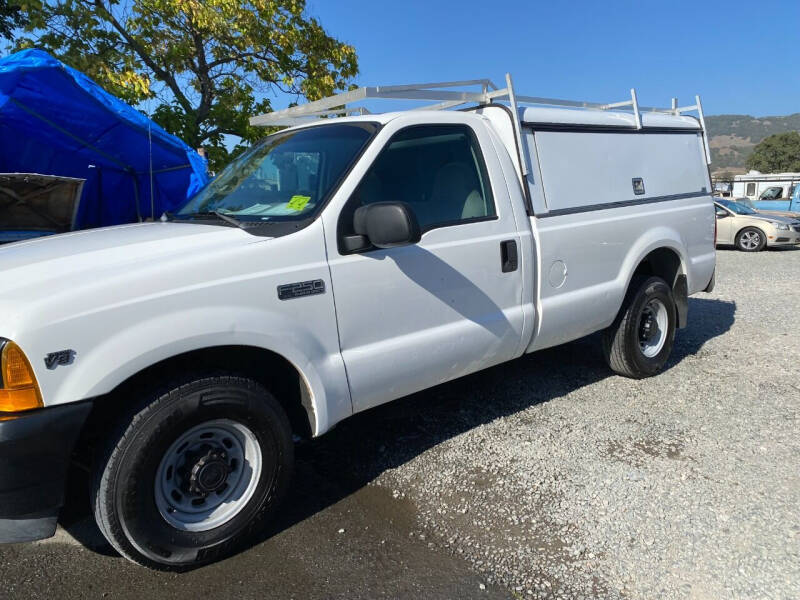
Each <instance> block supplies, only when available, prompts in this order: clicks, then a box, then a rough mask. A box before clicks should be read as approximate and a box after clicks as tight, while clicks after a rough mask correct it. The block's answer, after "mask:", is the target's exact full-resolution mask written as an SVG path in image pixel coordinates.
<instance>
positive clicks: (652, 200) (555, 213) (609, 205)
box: [537, 189, 709, 219]
mask: <svg viewBox="0 0 800 600" xmlns="http://www.w3.org/2000/svg"><path fill="white" fill-rule="evenodd" d="M708 195H709V193H708V192H707V191H706V190H705V189H702V190H699V191H697V192H686V193H685V194H670V195H668V196H650V197H649V198H633V199H631V200H622V201H620V202H605V203H603V204H589V205H587V206H573V207H570V208H559V209H556V210H551V211H550V212H549V213H546V214H540V215H537V217H538V218H539V219H544V218H547V217H561V216H563V215H574V214H578V213H584V212H592V211H595V210H609V209H614V208H625V207H627V206H639V205H641V204H656V203H658V202H671V201H673V200H686V199H687V198H699V197H700V196H708Z"/></svg>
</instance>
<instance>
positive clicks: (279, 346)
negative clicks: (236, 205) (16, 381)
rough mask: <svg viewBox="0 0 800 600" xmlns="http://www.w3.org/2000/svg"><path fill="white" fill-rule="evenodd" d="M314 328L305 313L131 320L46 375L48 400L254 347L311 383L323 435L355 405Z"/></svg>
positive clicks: (333, 353)
mask: <svg viewBox="0 0 800 600" xmlns="http://www.w3.org/2000/svg"><path fill="white" fill-rule="evenodd" d="M301 317H302V318H301ZM316 325H318V323H316V320H315V319H313V318H312V319H309V318H308V315H307V314H306V313H302V314H298V315H291V314H286V313H284V312H281V313H277V312H272V311H269V310H257V309H254V308H251V307H242V306H228V307H219V306H215V307H213V310H212V309H210V308H207V307H197V308H189V309H187V308H181V309H180V310H175V311H172V312H166V313H163V314H157V315H152V316H150V317H149V318H147V319H145V320H139V321H130V322H128V324H126V325H125V326H123V327H119V328H117V329H115V330H114V331H113V333H111V334H110V335H108V336H106V337H105V338H104V339H102V340H101V341H99V343H96V344H94V345H91V344H86V345H85V346H84V347H80V348H76V349H75V350H76V358H75V361H74V364H73V365H71V366H70V367H69V368H62V369H59V372H60V373H59V374H60V375H61V376H60V377H56V376H55V373H56V372H53V371H45V372H44V373H43V374H42V376H41V377H40V385H41V386H42V395H43V397H44V398H45V403H46V404H47V405H56V404H64V403H68V402H74V401H77V400H82V399H86V398H92V397H96V396H100V395H103V394H108V393H109V392H112V391H113V390H114V389H115V388H116V387H117V386H118V385H120V384H121V383H122V382H124V381H125V380H127V379H128V378H130V377H132V376H133V375H135V374H137V373H139V372H140V371H142V370H143V369H146V368H147V367H150V366H152V365H154V364H157V363H159V362H161V361H163V360H166V359H168V358H170V357H173V356H176V355H179V354H183V353H186V352H190V351H193V350H200V349H204V348H209V347H214V346H225V345H242V346H253V347H257V348H263V349H265V350H269V351H272V352H274V353H276V354H279V355H281V356H283V357H284V358H286V359H287V360H288V361H289V362H290V363H291V364H292V365H294V367H295V368H296V369H297V371H298V372H299V373H300V375H301V376H302V377H303V378H304V379H305V382H306V383H307V385H308V388H309V390H310V392H311V402H312V405H313V408H314V414H315V416H316V423H315V427H314V434H315V435H319V434H321V433H323V432H324V431H326V430H328V429H329V428H330V427H331V426H332V425H333V424H334V423H336V422H338V421H339V420H341V419H343V418H345V417H347V416H349V415H350V414H351V413H352V406H351V404H350V395H349V389H348V386H347V378H346V376H345V372H344V365H343V363H342V359H341V355H340V354H339V352H338V347H334V348H331V347H330V345H328V346H326V344H324V343H323V341H322V339H321V338H320V335H319V334H320V332H319V331H315V329H318V328H317V327H316ZM85 337H86V336H83V337H82V338H81V339H85ZM39 370H40V371H41V370H42V369H39ZM37 375H38V373H37Z"/></svg>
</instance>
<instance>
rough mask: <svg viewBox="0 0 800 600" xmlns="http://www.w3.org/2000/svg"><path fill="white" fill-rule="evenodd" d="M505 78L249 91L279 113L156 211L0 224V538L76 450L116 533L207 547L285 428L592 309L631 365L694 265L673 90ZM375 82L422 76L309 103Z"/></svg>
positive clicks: (243, 508) (166, 548) (282, 475)
mask: <svg viewBox="0 0 800 600" xmlns="http://www.w3.org/2000/svg"><path fill="white" fill-rule="evenodd" d="M508 82H509V86H508V87H507V88H506V89H503V90H497V89H496V88H494V87H493V86H490V85H488V84H486V83H484V84H483V86H482V91H481V92H475V93H472V92H469V93H466V92H453V91H447V90H445V91H441V87H442V86H438V87H434V86H428V87H427V88H425V89H420V88H418V87H416V88H415V87H414V86H400V87H398V88H361V89H360V90H354V91H352V92H347V93H345V94H343V95H340V96H338V97H333V98H332V99H325V100H323V101H318V102H316V103H310V104H307V105H303V106H298V107H295V108H291V109H287V110H286V111H280V112H278V113H272V114H270V115H266V116H264V117H257V118H254V119H253V122H255V123H263V124H277V123H289V124H292V123H299V124H298V125H296V126H294V127H291V128H289V129H285V130H283V131H280V132H279V133H276V134H274V135H270V136H268V137H266V138H265V139H264V140H263V141H262V142H260V143H258V144H256V145H254V146H253V147H252V148H251V149H250V150H249V151H248V152H246V153H245V154H243V155H242V156H241V157H239V158H237V159H236V160H235V161H234V162H233V163H232V164H231V165H230V166H229V167H227V168H226V169H225V170H224V171H223V172H222V173H221V174H220V175H219V176H218V177H217V178H216V180H214V181H213V182H212V183H211V184H210V185H209V186H208V187H207V188H205V189H204V190H203V191H201V192H200V193H199V194H198V195H197V196H195V197H194V198H192V199H191V200H189V201H188V202H187V203H186V205H185V206H184V207H183V208H182V209H181V210H180V211H178V212H177V213H176V214H172V215H164V217H162V219H161V221H160V222H154V223H143V224H136V225H127V226H119V227H112V228H107V229H99V230H94V231H82V232H74V233H67V234H63V235H57V236H52V237H49V238H46V239H38V240H31V241H26V242H20V243H16V244H11V245H8V246H4V247H3V248H0V276H2V281H3V285H2V287H0V337H1V338H2V341H0V345H2V370H1V371H2V377H0V415H2V416H0V539H2V541H5V542H13V541H26V540H33V539H38V538H44V537H48V536H51V535H52V534H53V533H54V531H55V527H56V522H57V517H58V513H59V508H60V506H61V505H62V503H63V500H64V485H65V479H66V475H67V472H68V465H69V464H70V457H71V456H73V457H75V456H77V457H80V458H81V459H82V460H81V461H80V462H81V463H82V464H88V465H90V468H91V472H92V475H91V494H90V497H91V502H92V506H93V510H94V515H95V517H96V520H97V523H98V525H99V528H100V530H101V531H102V533H103V534H104V535H105V536H106V537H107V538H108V540H109V542H110V543H111V544H112V545H113V546H114V547H115V548H116V549H117V550H118V551H119V552H120V553H121V554H122V555H123V556H125V557H127V558H129V559H131V560H134V561H137V562H139V563H141V564H144V565H148V566H152V567H157V568H181V567H186V566H190V565H195V564H200V563H204V562H209V561H212V560H215V559H217V558H218V557H220V556H223V555H225V554H226V553H228V552H230V551H232V549H233V548H235V547H237V545H238V544H240V543H241V542H242V541H243V540H244V539H245V538H246V537H247V536H248V535H249V534H250V533H251V532H253V531H254V530H255V529H258V528H261V527H263V526H264V525H265V524H266V523H267V522H268V521H269V519H270V517H271V516H272V515H273V513H274V512H275V510H276V509H277V507H278V506H279V504H280V502H281V500H282V498H283V497H284V495H285V492H286V490H287V487H288V486H289V482H290V477H291V473H292V462H293V439H294V436H300V437H314V436H319V435H322V434H323V433H325V432H326V431H328V430H329V429H330V428H331V427H333V426H334V425H336V423H338V422H340V421H341V420H342V419H345V418H347V417H349V416H350V415H352V414H353V413H356V412H359V411H363V410H366V409H368V408H370V407H374V406H376V405H379V404H381V403H384V402H388V401H390V400H393V399H396V398H399V397H401V396H405V395H407V394H411V393H413V392H417V391H419V390H423V389H425V388H429V387H431V386H435V385H437V384H441V383H443V382H446V381H449V380H452V379H455V378H457V377H461V376H464V375H467V374H468V373H472V372H475V371H478V370H480V369H484V368H486V367H490V366H492V365H496V364H498V363H502V362H503V361H509V360H512V359H514V358H517V357H519V356H521V355H522V354H524V353H526V352H533V351H536V350H539V349H541V348H547V347H550V346H554V345H557V344H562V343H564V342H567V341H569V340H574V339H576V338H579V337H581V336H585V335H587V334H590V333H592V332H596V331H601V330H602V331H604V336H603V339H604V344H603V348H604V352H605V355H606V357H607V359H608V363H609V365H610V367H611V369H613V370H614V371H615V372H617V373H619V374H621V375H624V376H627V377H635V378H642V377H648V376H651V375H655V374H656V373H658V372H659V371H660V370H661V369H662V367H663V366H664V364H665V362H666V361H667V358H668V357H669V354H670V351H671V349H672V346H673V340H674V336H675V330H676V328H678V327H684V326H685V325H686V324H687V309H688V300H687V298H688V296H689V295H691V294H694V293H697V292H700V291H703V290H710V289H711V287H712V286H713V282H714V270H715V249H714V233H715V230H714V228H715V217H714V214H715V213H714V208H713V205H712V200H711V184H710V180H709V175H708V168H707V163H706V156H707V154H706V152H707V148H706V145H705V142H704V131H703V127H702V125H701V124H702V109H701V107H700V105H699V99H698V104H697V105H695V106H692V107H689V109H699V111H700V117H701V118H700V120H698V119H695V118H693V117H690V116H687V115H684V114H682V113H683V112H684V110H686V109H679V108H677V107H676V106H675V105H674V104H673V107H672V108H670V109H663V110H661V109H644V108H641V107H639V106H638V104H637V101H636V96H635V93H633V95H632V99H631V101H630V102H621V103H615V104H611V105H591V104H588V103H570V102H566V101H558V100H547V99H536V98H520V97H515V95H514V93H513V88H512V87H511V82H510V78H509V80H508ZM387 96H391V97H400V98H414V99H416V98H420V97H423V96H425V97H430V98H431V99H433V100H442V102H441V103H439V104H438V105H437V106H435V107H434V108H436V109H437V110H434V109H430V110H410V111H405V112H394V113H388V114H367V115H362V116H345V117H340V118H329V117H330V113H331V112H332V111H333V112H336V111H338V110H342V109H338V108H336V107H338V106H341V105H346V104H347V103H349V102H351V101H353V100H358V99H363V98H371V97H387ZM470 102H471V103H473V106H472V107H471V108H467V109H465V110H461V111H454V110H441V109H442V108H448V107H451V106H455V105H457V104H460V103H470ZM522 103H527V104H529V106H528V107H525V108H523V107H522V106H521V104H522ZM559 104H564V105H566V106H567V107H570V106H580V107H582V108H581V109H572V108H564V107H558V105H559ZM543 105H549V106H543ZM344 111H345V112H347V111H349V108H346V109H344ZM315 115H322V116H323V117H325V118H316V117H315ZM587 189H591V190H592V193H591V194H589V195H587V194H586V193H585V190H587Z"/></svg>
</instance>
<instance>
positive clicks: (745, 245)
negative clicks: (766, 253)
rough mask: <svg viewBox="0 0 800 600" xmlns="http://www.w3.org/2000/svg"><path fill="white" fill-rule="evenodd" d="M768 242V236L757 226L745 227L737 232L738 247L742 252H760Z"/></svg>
mask: <svg viewBox="0 0 800 600" xmlns="http://www.w3.org/2000/svg"><path fill="white" fill-rule="evenodd" d="M766 244H767V236H766V235H764V232H763V231H761V230H760V229H758V228H757V227H745V228H744V229H742V230H741V231H740V232H739V233H738V234H736V247H737V248H738V249H739V250H741V251H742V252H760V251H761V250H763V249H764V246H766Z"/></svg>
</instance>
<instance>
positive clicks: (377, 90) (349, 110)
mask: <svg viewBox="0 0 800 600" xmlns="http://www.w3.org/2000/svg"><path fill="white" fill-rule="evenodd" d="M474 86H480V91H463V90H455V89H453V88H465V87H466V88H468V87H474ZM448 88H449V89H448ZM378 98H380V99H389V100H422V101H428V102H435V104H426V105H424V106H418V107H415V108H412V109H410V110H444V109H448V108H455V107H456V106H461V105H463V104H477V105H487V104H491V103H493V102H508V103H509V104H510V105H511V108H512V114H513V118H514V129H515V134H516V136H517V137H518V138H519V136H520V135H521V134H520V132H521V126H520V122H519V111H518V110H517V107H518V105H520V104H526V105H537V106H554V107H568V108H576V109H586V110H630V111H631V112H632V113H633V116H634V119H635V123H636V129H641V128H642V113H644V112H650V113H661V114H669V115H681V114H683V113H687V112H692V111H697V115H698V118H699V121H700V127H701V129H702V133H703V141H704V142H705V152H706V161H707V162H708V163H709V164H710V163H711V154H710V150H709V146H708V137H707V135H706V124H705V118H704V116H703V105H702V103H701V102H700V96H695V104H693V105H691V106H680V107H679V106H678V101H677V99H676V98H673V99H672V104H671V106H670V107H669V108H659V107H653V106H640V105H639V101H638V99H637V96H636V90H635V89H634V88H631V92H630V99H626V100H622V101H620V102H610V103H600V102H586V101H581V100H562V99H558V98H542V97H538V96H520V95H517V94H516V93H515V91H514V86H513V83H512V80H511V75H510V74H506V87H505V88H503V89H498V87H497V86H496V85H495V84H494V83H493V82H492V81H491V80H489V79H470V80H466V81H444V82H438V83H436V82H435V83H415V84H408V85H391V86H374V87H371V86H369V87H360V88H357V89H354V90H350V91H348V92H342V93H339V94H335V95H333V96H329V97H327V98H322V99H321V100H314V101H313V102H308V103H306V104H301V105H299V106H292V107H290V108H285V109H283V110H276V111H274V112H271V113H266V114H263V115H258V116H255V117H251V118H250V125H253V126H265V127H280V126H290V127H291V126H295V125H302V124H304V123H309V122H314V121H316V120H317V119H319V118H335V117H341V116H347V115H352V114H358V115H365V114H371V113H370V111H369V110H367V109H366V108H365V107H363V106H348V105H351V104H354V103H357V102H363V101H364V100H370V99H378ZM518 141H519V140H518Z"/></svg>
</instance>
